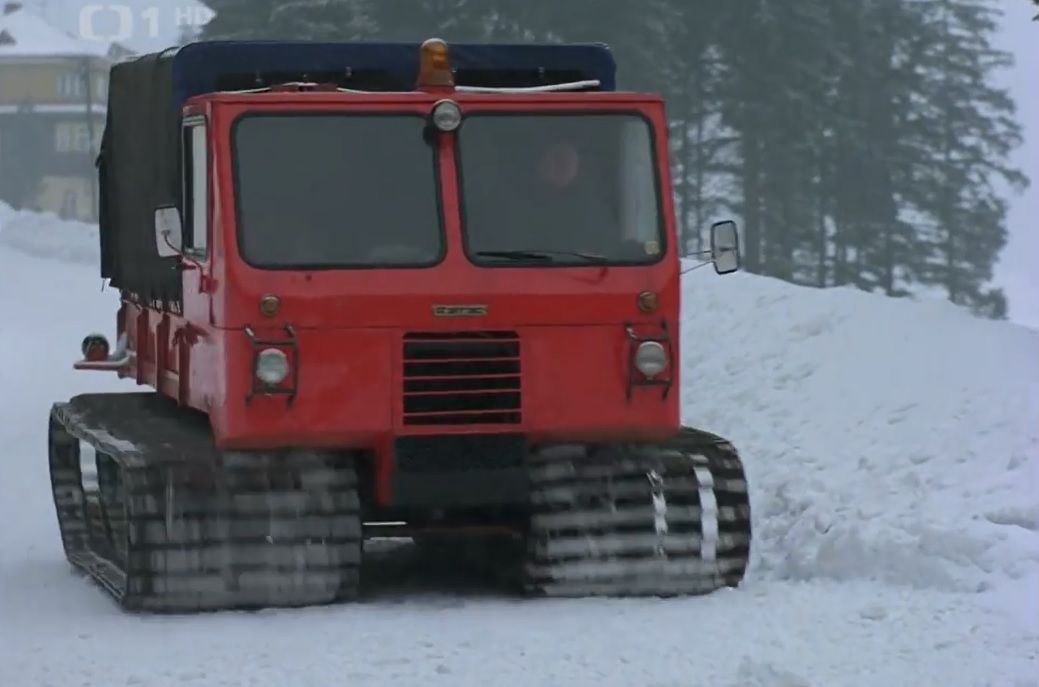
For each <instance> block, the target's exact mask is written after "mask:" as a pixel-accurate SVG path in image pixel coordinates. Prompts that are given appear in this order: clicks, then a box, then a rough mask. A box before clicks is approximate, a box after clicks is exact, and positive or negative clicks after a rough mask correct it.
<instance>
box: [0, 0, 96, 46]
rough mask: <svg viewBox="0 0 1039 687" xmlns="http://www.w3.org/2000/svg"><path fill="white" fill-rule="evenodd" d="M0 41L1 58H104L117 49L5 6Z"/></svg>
mask: <svg viewBox="0 0 1039 687" xmlns="http://www.w3.org/2000/svg"><path fill="white" fill-rule="evenodd" d="M9 4H11V5H14V4H15V3H9ZM0 37H2V38H3V40H0V58H4V57H107V56H109V55H110V54H111V53H112V49H113V48H114V47H116V46H113V45H112V44H110V43H104V42H99V41H86V40H81V39H79V38H76V37H75V36H72V35H70V34H68V33H65V32H64V31H62V30H61V29H59V28H57V27H56V26H54V25H52V24H50V23H49V22H48V21H47V20H46V19H44V18H43V17H41V16H39V15H37V14H34V13H33V12H31V11H29V10H27V9H24V8H22V7H17V8H14V7H8V6H7V5H4V6H0Z"/></svg>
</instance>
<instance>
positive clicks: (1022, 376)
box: [0, 209, 1039, 687]
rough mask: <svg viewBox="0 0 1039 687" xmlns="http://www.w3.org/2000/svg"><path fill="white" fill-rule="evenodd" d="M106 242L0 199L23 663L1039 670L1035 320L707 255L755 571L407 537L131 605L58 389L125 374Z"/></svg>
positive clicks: (720, 367)
mask: <svg viewBox="0 0 1039 687" xmlns="http://www.w3.org/2000/svg"><path fill="white" fill-rule="evenodd" d="M65 232H68V233H65ZM59 236H61V237H65V236H68V237H70V243H69V245H71V246H74V247H73V248H68V249H64V248H61V246H62V244H63V243H64V239H63V238H59ZM93 241H95V239H94V237H93V236H92V235H91V231H90V228H89V227H86V226H84V225H63V224H59V223H57V222H55V221H54V220H53V218H40V217H38V216H33V215H30V214H26V213H12V212H10V211H8V210H6V209H0V341H3V342H4V348H5V355H4V360H5V363H4V364H2V365H0V389H2V390H3V393H4V397H3V400H0V443H2V445H3V446H4V447H5V452H4V457H3V458H2V459H0V461H2V465H3V467H4V471H3V472H2V473H0V474H2V477H0V523H2V527H0V685H3V686H4V687H37V686H44V685H62V686H63V687H64V686H65V685H69V684H75V685H86V686H91V687H95V686H96V687H109V686H118V685H141V686H143V687H163V686H166V685H177V686H181V685H198V686H203V685H205V686H210V685H212V686H216V685H257V686H266V685H271V686H272V687H289V686H291V687H304V686H310V685H314V686H315V687H318V686H320V687H325V686H327V685H330V684H349V685H380V686H381V685H390V684H404V685H419V684H421V685H452V686H458V687H461V686H465V685H484V684H487V683H493V684H495V685H496V686H497V687H509V686H512V685H516V686H527V685H576V686H583V685H588V686H594V687H600V686H604V687H605V686H610V685H618V686H620V685H623V686H625V687H635V686H638V687H651V686H660V687H664V686H667V687H686V686H693V685H710V686H711V687H742V686H749V687H805V686H812V687H816V686H819V687H833V686H844V685H848V686H860V685H861V686H863V687H866V686H869V687H874V686H885V687H893V686H901V685H906V686H907V687H910V686H911V687H917V686H920V687H922V686H925V685H936V686H940V687H961V686H962V687H967V686H971V687H980V686H982V685H985V686H990V687H1037V686H1039V422H1037V421H1039V333H1036V332H1034V331H1030V330H1026V329H1023V328H1020V327H1015V326H1013V325H1009V324H1006V323H993V322H986V321H980V320H977V319H974V318H972V317H970V316H969V315H966V314H964V313H963V312H960V311H959V310H957V309H955V308H953V307H952V306H949V305H945V304H941V303H912V302H904V301H891V300H887V299H884V298H881V297H877V296H871V295H867V294H863V293H859V292H854V291H851V290H841V289H838V290H826V291H819V290H811V289H804V288H798V287H793V286H790V285H787V284H783V283H780V282H777V281H774V280H770V279H764V278H760V277H754V276H751V275H734V276H731V277H726V278H719V277H717V276H715V275H713V274H712V273H711V272H710V271H709V270H700V271H697V272H693V273H691V274H690V275H688V277H687V284H686V293H685V318H686V319H685V325H684V331H683V334H684V337H685V339H684V351H685V376H684V380H683V398H684V401H685V415H686V419H687V421H688V422H689V423H690V424H695V425H698V426H702V427H705V428H707V429H710V430H712V431H715V432H718V433H721V434H724V435H727V436H729V437H730V438H731V439H732V440H733V441H734V442H735V443H736V444H737V446H738V447H739V449H740V450H741V452H742V453H743V455H744V456H745V458H746V462H747V466H748V470H749V473H750V479H751V482H752V486H753V498H754V508H755V526H756V535H757V539H756V543H755V550H754V559H753V562H752V566H751V570H750V574H749V579H748V581H747V583H746V585H745V586H744V587H742V588H741V589H739V590H735V591H728V592H724V593H718V594H715V595H712V596H708V597H701V598H691V599H684V600H678V601H675V600H667V601H664V600H659V601H657V600H654V601H646V600H581V601H540V600H537V601H532V600H522V599H514V598H509V597H507V596H504V595H502V594H500V593H497V592H495V590H487V589H485V588H482V587H479V586H476V585H475V584H474V585H469V584H468V583H466V582H465V581H464V580H463V581H459V580H457V579H453V578H451V577H448V576H446V575H444V574H443V573H441V572H436V571H434V570H433V569H434V568H435V565H434V563H435V562H432V561H422V560H413V559H409V558H408V557H407V555H404V554H401V555H399V556H396V557H394V555H392V554H388V555H386V556H385V557H383V558H380V559H379V560H377V561H376V562H375V563H374V568H373V570H372V575H371V576H370V577H372V576H374V577H377V578H378V580H379V582H378V584H377V585H376V587H375V589H374V591H373V592H372V593H371V594H370V595H369V596H368V598H366V599H365V600H363V601H362V602H360V603H358V604H355V605H349V606H343V607H335V608H322V609H307V610H300V611H276V612H272V611H268V612H261V613H224V614H216V615H207V616H201V617H172V618H170V617H149V616H132V615H126V614H123V613H121V612H120V611H118V610H117V609H116V608H115V607H114V605H113V604H112V603H111V602H110V601H109V600H108V598H107V597H106V596H105V595H104V594H103V593H102V592H101V591H99V589H97V588H96V587H94V586H93V585H91V584H90V583H88V582H87V581H86V580H84V579H82V578H81V577H79V576H78V575H76V574H75V573H73V572H72V570H71V569H70V568H69V566H68V565H67V564H66V563H65V560H64V557H63V554H62V552H61V546H60V542H59V538H58V532H57V526H56V523H55V519H54V515H53V511H52V508H53V506H52V503H51V500H50V494H49V485H48V477H47V468H46V440H45V435H44V427H45V418H46V415H47V410H48V407H49V405H50V403H51V402H52V401H54V400H55V399H60V398H66V397H68V396H69V395H72V394H74V393H78V392H81V391H83V390H87V389H92V390H103V389H121V388H128V386H129V385H128V384H127V383H121V382H117V381H116V380H114V379H112V378H109V377H106V376H91V375H89V374H86V373H75V372H73V371H72V370H71V360H72V359H73V357H74V356H75V355H76V354H77V353H78V350H77V349H78V345H79V341H80V339H81V338H82V336H83V335H84V334H85V333H87V332H90V331H95V330H97V331H102V332H105V333H107V334H109V335H111V333H112V332H111V329H112V326H113V313H114V308H115V303H116V294H115V293H114V292H112V291H111V290H107V291H104V292H103V291H102V290H101V280H100V279H99V278H98V277H97V270H96V267H95V266H94V264H93V263H92V261H93V259H94V258H93V256H94V255H96V253H92V252H91V251H94V250H96V249H95V248H93V247H92V246H93ZM48 255H59V256H62V257H59V258H54V257H47V256H48ZM408 555H413V554H408Z"/></svg>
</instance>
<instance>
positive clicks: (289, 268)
mask: <svg viewBox="0 0 1039 687" xmlns="http://www.w3.org/2000/svg"><path fill="white" fill-rule="evenodd" d="M305 117H337V118H343V119H347V118H369V119H371V118H377V117H401V118H411V119H415V120H416V121H417V122H418V123H420V124H421V128H420V129H419V132H418V133H420V134H421V136H422V144H423V145H427V146H429V148H430V149H431V151H432V156H431V162H432V166H433V169H432V172H433V176H432V178H431V179H430V183H431V184H432V185H433V195H434V199H435V203H436V221H437V238H438V240H439V242H440V250H439V252H438V253H437V255H436V257H435V259H433V260H429V261H425V262H421V263H419V262H406V263H392V262H380V263H373V262H359V263H345V262H337V263H313V264H303V263H299V264H289V265H281V264H263V263H257V262H254V261H253V260H252V259H250V257H249V255H248V253H247V252H246V249H245V246H244V245H243V238H244V234H245V225H244V222H243V221H242V216H243V215H242V194H241V193H239V189H240V188H241V169H240V157H239V154H238V127H239V126H240V125H241V124H242V123H243V122H244V121H246V120H249V119H254V118H265V119H275V118H305ZM428 120H429V115H428V113H427V112H425V111H420V110H417V109H414V108H407V107H404V108H400V107H398V108H393V109H384V108H379V109H364V110H346V109H343V108H341V107H336V106H331V107H327V108H325V107H321V108H313V107H308V108H298V109H287V108H282V107H279V108H277V109H266V108H262V107H261V108H251V109H248V110H246V111H244V112H242V113H240V114H238V115H236V116H235V117H234V119H233V120H232V121H231V125H230V135H229V137H228V141H227V145H228V147H229V149H230V158H231V189H230V192H231V194H232V197H233V199H234V213H235V217H234V233H235V247H236V249H237V253H238V257H239V259H241V260H242V261H243V262H244V263H245V264H246V265H248V266H249V267H251V268H253V269H256V270H262V271H269V272H299V271H308V272H309V271H322V272H330V271H337V270H339V271H341V270H381V269H393V270H404V269H430V268H433V267H437V266H438V265H440V264H442V263H443V262H444V261H445V260H446V259H447V254H448V250H449V240H448V236H447V212H446V208H445V203H444V193H443V178H442V177H443V174H442V172H441V166H442V160H441V157H442V152H441V147H440V146H439V145H438V144H437V143H436V141H432V142H430V141H429V140H428V139H427V136H428V133H427V129H428Z"/></svg>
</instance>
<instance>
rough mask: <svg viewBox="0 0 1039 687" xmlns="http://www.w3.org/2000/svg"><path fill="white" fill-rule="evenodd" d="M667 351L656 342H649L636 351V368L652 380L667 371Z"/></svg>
mask: <svg viewBox="0 0 1039 687" xmlns="http://www.w3.org/2000/svg"><path fill="white" fill-rule="evenodd" d="M668 364H669V361H668V359H667V349H665V348H664V347H663V346H662V345H661V344H659V343H657V342H656V341H647V342H645V343H643V344H641V345H640V346H639V349H638V350H637V351H635V367H636V368H637V369H638V371H639V372H641V373H642V374H644V375H646V376H647V377H649V378H650V379H652V378H653V377H656V376H657V375H659V374H660V373H661V372H663V371H664V370H666V369H667V366H668Z"/></svg>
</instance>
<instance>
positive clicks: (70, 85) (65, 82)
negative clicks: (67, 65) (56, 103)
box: [58, 72, 86, 98]
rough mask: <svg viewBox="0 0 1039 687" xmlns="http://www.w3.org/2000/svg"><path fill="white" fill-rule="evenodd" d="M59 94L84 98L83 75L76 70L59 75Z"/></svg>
mask: <svg viewBox="0 0 1039 687" xmlns="http://www.w3.org/2000/svg"><path fill="white" fill-rule="evenodd" d="M58 95H59V96H61V97H62V98H82V97H83V96H84V95H86V94H85V93H84V91H83V77H82V76H80V75H79V74H78V73H76V72H67V73H65V74H62V75H61V76H60V77H58Z"/></svg>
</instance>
